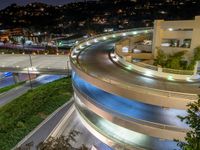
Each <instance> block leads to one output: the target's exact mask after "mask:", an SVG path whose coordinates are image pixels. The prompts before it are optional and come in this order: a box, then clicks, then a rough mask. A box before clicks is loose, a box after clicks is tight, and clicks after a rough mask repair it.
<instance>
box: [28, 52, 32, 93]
mask: <svg viewBox="0 0 200 150" xmlns="http://www.w3.org/2000/svg"><path fill="white" fill-rule="evenodd" d="M29 60H30V65H31V68H32V66H33V63H32V59H31V55H30V53H29ZM29 69H30V67H29V68H28V78H29V83H30V87H31V90H32V89H33V85H32V81H31V75H30V71H29Z"/></svg>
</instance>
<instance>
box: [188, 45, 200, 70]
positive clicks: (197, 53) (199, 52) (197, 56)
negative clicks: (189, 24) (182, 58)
mask: <svg viewBox="0 0 200 150" xmlns="http://www.w3.org/2000/svg"><path fill="white" fill-rule="evenodd" d="M199 60H200V46H199V47H196V48H195V49H194V57H193V59H192V60H191V62H190V64H189V65H188V69H189V70H193V69H194V66H195V64H196V61H199Z"/></svg>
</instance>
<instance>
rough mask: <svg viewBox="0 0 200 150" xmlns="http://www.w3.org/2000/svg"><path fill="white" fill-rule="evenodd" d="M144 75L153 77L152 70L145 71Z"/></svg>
mask: <svg viewBox="0 0 200 150" xmlns="http://www.w3.org/2000/svg"><path fill="white" fill-rule="evenodd" d="M144 75H146V76H148V77H153V75H152V72H151V71H149V70H148V71H146V72H145V74H144Z"/></svg>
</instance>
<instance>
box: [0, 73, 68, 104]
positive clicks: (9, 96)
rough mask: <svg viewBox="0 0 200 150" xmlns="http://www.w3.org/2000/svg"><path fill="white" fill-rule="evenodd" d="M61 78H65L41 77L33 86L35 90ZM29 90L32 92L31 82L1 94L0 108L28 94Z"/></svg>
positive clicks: (55, 76)
mask: <svg viewBox="0 0 200 150" xmlns="http://www.w3.org/2000/svg"><path fill="white" fill-rule="evenodd" d="M61 77H64V76H62V75H41V76H39V77H38V78H36V79H34V80H33V81H32V85H33V87H34V88H35V87H38V86H39V85H42V84H45V83H48V82H52V81H54V80H57V79H59V78H61ZM28 90H30V83H29V81H27V82H26V83H25V84H23V85H21V86H19V87H16V88H14V89H11V90H10V91H8V92H5V93H2V94H0V107H1V106H3V105H5V104H7V103H9V102H10V101H12V100H14V99H15V98H17V97H19V96H21V95H22V94H24V93H26V92H27V91H28Z"/></svg>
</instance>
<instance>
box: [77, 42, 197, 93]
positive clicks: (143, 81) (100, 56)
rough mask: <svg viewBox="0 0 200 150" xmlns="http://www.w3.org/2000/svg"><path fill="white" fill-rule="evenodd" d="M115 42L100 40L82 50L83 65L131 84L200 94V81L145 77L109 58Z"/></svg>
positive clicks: (106, 76)
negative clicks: (190, 81)
mask: <svg viewBox="0 0 200 150" xmlns="http://www.w3.org/2000/svg"><path fill="white" fill-rule="evenodd" d="M114 42H116V40H113V39H112V40H107V41H104V42H99V43H97V44H95V45H92V46H90V47H88V48H86V50H84V51H82V52H81V54H80V55H79V63H80V65H81V67H82V68H85V69H86V70H87V71H88V72H89V73H91V74H94V75H97V76H101V77H105V78H108V79H112V80H115V81H119V82H123V83H124V84H127V85H130V86H133V85H140V86H145V87H149V88H154V89H159V90H167V91H175V92H182V93H194V94H200V88H199V85H200V83H180V82H171V81H167V80H162V79H155V78H150V77H145V76H142V75H141V74H138V73H136V72H130V71H127V70H125V69H123V68H122V67H119V66H118V65H116V64H114V63H113V62H112V61H111V60H110V59H109V53H110V51H111V50H112V48H113V46H114Z"/></svg>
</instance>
